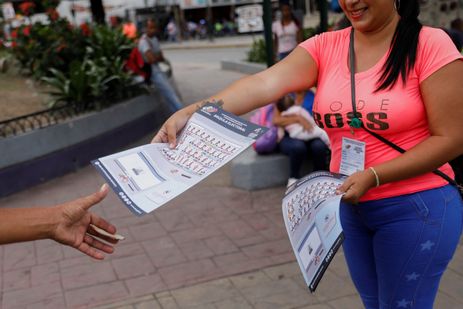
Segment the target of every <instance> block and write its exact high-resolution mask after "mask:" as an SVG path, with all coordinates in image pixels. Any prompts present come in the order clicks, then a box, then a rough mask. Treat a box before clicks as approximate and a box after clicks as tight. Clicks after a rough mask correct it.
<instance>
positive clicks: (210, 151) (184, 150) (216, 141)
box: [162, 123, 239, 176]
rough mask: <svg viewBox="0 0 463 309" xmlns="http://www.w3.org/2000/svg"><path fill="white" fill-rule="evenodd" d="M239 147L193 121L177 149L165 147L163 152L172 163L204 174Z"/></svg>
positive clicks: (192, 171)
mask: <svg viewBox="0 0 463 309" xmlns="http://www.w3.org/2000/svg"><path fill="white" fill-rule="evenodd" d="M238 150H239V147H238V146H236V145H234V144H233V143H231V142H229V141H226V140H224V139H223V137H219V136H217V135H215V134H214V133H212V132H211V131H209V130H207V129H205V128H204V127H202V126H199V125H197V124H194V123H191V124H190V125H189V126H188V127H187V128H186V129H185V131H184V133H183V134H182V136H181V137H180V140H179V143H178V146H177V147H176V149H169V148H164V149H163V150H162V154H163V155H164V157H165V158H166V159H167V160H168V161H169V162H170V163H172V164H175V165H176V166H178V167H180V168H182V169H183V170H185V171H188V172H190V173H193V174H196V175H199V176H203V175H204V174H206V173H207V172H208V171H210V170H211V169H213V168H215V167H216V166H218V165H220V164H221V163H222V162H225V161H227V160H228V159H229V158H230V156H232V155H234V154H235V153H236V152H237V151H238Z"/></svg>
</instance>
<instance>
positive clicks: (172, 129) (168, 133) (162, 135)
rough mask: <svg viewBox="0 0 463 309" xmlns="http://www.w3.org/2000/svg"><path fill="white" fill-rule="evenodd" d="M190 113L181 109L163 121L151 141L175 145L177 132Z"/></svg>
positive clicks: (171, 146) (173, 146)
mask: <svg viewBox="0 0 463 309" xmlns="http://www.w3.org/2000/svg"><path fill="white" fill-rule="evenodd" d="M190 116H191V114H189V113H188V112H186V111H185V109H181V110H179V111H177V112H176V113H174V114H173V115H172V116H170V117H169V119H167V120H166V122H164V124H163V125H162V127H161V129H159V131H158V133H157V134H156V135H155V136H154V138H153V140H152V141H151V143H169V147H170V148H175V146H177V134H178V133H179V132H180V131H181V130H182V129H183V127H184V126H185V124H186V123H187V121H188V119H189V118H190Z"/></svg>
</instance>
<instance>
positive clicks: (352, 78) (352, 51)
mask: <svg viewBox="0 0 463 309" xmlns="http://www.w3.org/2000/svg"><path fill="white" fill-rule="evenodd" d="M349 41H350V42H349V64H350V86H351V97H352V111H353V112H354V117H353V119H352V123H351V126H352V127H354V128H359V127H361V128H362V129H364V130H365V131H367V132H368V133H370V134H371V135H373V136H374V137H375V138H377V139H378V140H380V141H381V142H383V143H384V144H386V145H388V146H389V147H391V148H393V149H395V150H396V151H398V152H400V153H404V152H406V150H405V149H403V148H402V147H400V146H398V145H396V144H394V143H393V142H391V141H390V140H388V139H386V138H385V137H383V136H381V135H379V134H378V133H376V132H373V131H370V130H368V129H367V128H366V127H365V125H364V123H363V121H361V120H360V119H359V118H357V106H356V105H357V104H355V101H356V98H355V49H354V28H352V30H351V32H350V40H349ZM356 121H358V124H356ZM358 125H359V126H358ZM433 173H434V174H436V175H438V176H440V177H442V178H443V179H445V180H446V181H447V182H449V183H450V184H452V185H455V186H458V184H457V183H456V181H455V180H454V179H452V178H450V177H449V176H448V175H447V174H445V173H443V172H441V171H439V170H434V171H433Z"/></svg>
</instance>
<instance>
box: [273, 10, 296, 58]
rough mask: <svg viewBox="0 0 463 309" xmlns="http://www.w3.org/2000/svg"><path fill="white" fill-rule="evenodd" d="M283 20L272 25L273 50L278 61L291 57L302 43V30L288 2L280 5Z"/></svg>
mask: <svg viewBox="0 0 463 309" xmlns="http://www.w3.org/2000/svg"><path fill="white" fill-rule="evenodd" d="M280 10H281V19H280V20H276V21H274V22H273V24H272V33H273V49H274V53H275V55H276V56H277V60H281V59H283V58H285V57H286V56H288V55H289V53H291V52H292V51H293V49H294V48H296V47H297V45H298V44H299V43H300V42H302V29H301V26H300V24H299V21H298V20H297V19H296V18H295V17H294V15H293V13H292V12H291V6H290V5H289V3H287V2H282V3H281V4H280Z"/></svg>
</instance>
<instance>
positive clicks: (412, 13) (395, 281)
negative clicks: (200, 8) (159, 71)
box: [153, 0, 463, 309]
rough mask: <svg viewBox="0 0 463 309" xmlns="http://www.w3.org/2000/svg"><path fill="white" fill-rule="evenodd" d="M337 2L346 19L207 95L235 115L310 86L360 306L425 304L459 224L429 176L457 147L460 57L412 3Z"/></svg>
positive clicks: (462, 98)
mask: <svg viewBox="0 0 463 309" xmlns="http://www.w3.org/2000/svg"><path fill="white" fill-rule="evenodd" d="M339 2H340V5H341V7H342V9H343V11H344V13H345V14H346V16H347V18H348V19H349V20H350V22H351V23H352V27H350V28H347V29H344V30H340V31H334V32H329V33H324V34H321V35H319V36H315V37H313V38H311V39H309V40H307V41H305V42H303V43H302V44H300V45H299V47H297V48H296V49H295V50H294V51H293V52H292V53H291V54H290V55H289V56H287V57H286V58H285V59H284V60H283V61H281V62H279V63H277V64H276V65H274V66H273V67H271V68H269V69H267V70H266V71H264V72H261V73H258V74H256V75H253V76H249V77H246V78H243V79H242V80H239V81H237V82H235V83H233V84H232V85H231V86H229V87H227V88H226V89H225V90H223V91H221V92H219V93H217V94H215V95H213V96H212V97H210V98H209V99H208V100H209V101H213V100H215V101H219V102H223V108H225V109H226V110H228V111H230V112H233V113H235V114H244V113H246V112H249V111H250V110H252V109H255V108H258V107H260V106H263V105H265V104H268V102H272V101H275V100H276V99H277V98H279V97H282V96H283V95H284V94H286V93H288V92H293V91H299V90H303V89H309V88H311V87H313V86H314V85H317V87H318V88H317V94H316V97H315V102H314V106H313V112H314V113H313V114H314V119H315V121H316V123H317V124H318V125H319V126H320V127H321V128H323V129H325V130H326V132H327V133H328V136H329V138H330V143H331V148H332V160H331V165H330V170H331V171H332V172H336V173H344V174H346V175H349V177H348V178H347V179H346V180H345V182H344V184H343V185H342V186H341V187H340V188H339V191H340V193H343V194H344V196H343V198H342V201H343V202H342V204H341V208H340V212H341V213H340V215H341V223H342V226H343V229H344V234H345V241H344V244H343V247H344V253H345V256H346V260H347V264H348V267H349V271H350V273H351V277H352V279H353V281H354V284H355V286H356V287H357V289H358V291H359V293H360V296H361V298H362V301H363V303H364V305H365V307H366V308H368V309H378V308H381V309H383V308H417V309H431V308H432V306H433V302H434V299H435V296H436V294H437V290H438V284H439V281H440V278H441V276H442V274H443V272H444V271H445V269H446V267H447V264H448V262H449V261H450V259H451V258H452V256H453V254H454V252H455V249H456V246H457V244H458V241H459V239H460V235H461V230H462V207H463V203H462V200H461V197H460V196H459V194H458V191H457V189H456V188H455V187H454V186H451V185H449V184H448V182H447V181H446V180H444V179H443V178H442V177H440V176H437V175H435V174H433V173H432V171H434V170H436V169H439V170H440V171H441V172H442V173H444V174H446V175H448V176H450V177H453V172H452V169H451V167H450V166H449V165H448V164H447V163H446V162H448V161H449V160H452V159H453V158H455V157H457V156H459V155H461V154H462V153H463V122H462V121H461V119H463V108H462V105H463V79H461V76H463V62H462V61H461V60H462V56H461V54H460V53H459V52H458V51H457V50H456V48H455V47H454V45H453V43H452V41H451V40H450V38H449V37H448V36H447V35H446V34H445V33H444V32H443V31H442V30H439V29H434V28H430V27H423V26H422V25H421V24H420V22H419V20H418V15H419V4H418V0H340V1H339ZM351 46H352V47H353V52H351V53H350V52H349V50H350V47H351ZM349 54H351V55H352V56H353V57H352V59H353V60H354V61H353V62H352V64H353V65H351V64H350V61H349V60H350V58H349ZM351 70H353V71H354V72H355V74H354V76H353V77H354V78H353V82H352V80H351V75H350V72H351ZM352 84H353V86H354V89H355V92H354V91H351V86H352ZM353 93H355V96H353V95H352V94H353ZM353 97H355V99H353ZM352 101H354V102H355V103H353V102H352ZM201 104H202V103H201V102H198V103H196V104H192V105H190V106H188V107H186V108H184V109H182V110H180V111H178V112H177V113H175V114H174V115H173V116H172V117H171V118H169V119H168V120H167V121H166V123H165V124H164V126H163V127H162V128H161V129H160V131H159V132H158V134H157V135H156V136H155V137H154V139H153V141H154V142H169V143H170V144H171V145H172V146H174V145H175V144H176V137H175V136H176V133H177V132H178V131H179V130H181V129H182V127H183V126H184V125H185V123H186V121H187V119H188V118H189V117H190V116H191V114H192V113H193V112H194V111H195V110H196V109H197V108H198V106H200V105H201ZM354 108H355V112H354ZM366 130H369V131H371V132H373V133H376V134H378V135H380V136H382V137H384V138H386V139H387V140H389V141H391V142H392V143H394V144H396V145H397V146H399V147H401V148H402V149H404V150H406V152H405V153H403V154H402V153H401V152H399V151H397V150H395V149H393V148H391V147H390V146H388V145H386V144H385V143H384V142H382V141H380V140H379V139H377V138H376V137H374V136H373V135H372V134H370V133H369V132H367V131H366Z"/></svg>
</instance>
